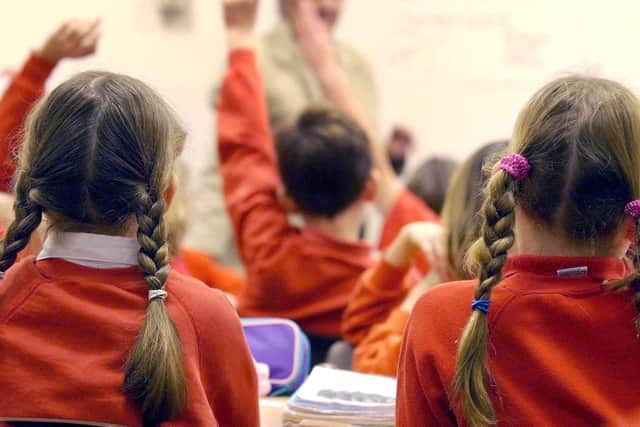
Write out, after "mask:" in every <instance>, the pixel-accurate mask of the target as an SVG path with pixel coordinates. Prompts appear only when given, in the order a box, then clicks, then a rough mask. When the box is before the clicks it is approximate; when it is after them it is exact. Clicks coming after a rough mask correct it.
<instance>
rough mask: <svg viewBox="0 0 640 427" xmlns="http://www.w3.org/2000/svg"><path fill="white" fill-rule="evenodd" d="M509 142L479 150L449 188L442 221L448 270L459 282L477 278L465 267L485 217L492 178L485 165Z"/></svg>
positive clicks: (483, 147)
mask: <svg viewBox="0 0 640 427" xmlns="http://www.w3.org/2000/svg"><path fill="white" fill-rule="evenodd" d="M507 143H508V142H507V141H500V142H493V143H490V144H486V145H484V146H482V147H481V148H479V149H478V150H476V151H475V152H474V153H473V154H472V155H471V157H469V158H468V159H467V160H465V162H464V163H463V164H462V165H460V166H459V167H458V168H457V169H456V171H455V172H454V174H453V177H452V178H451V182H450V183H449V186H448V187H447V194H446V197H445V200H444V206H443V207H442V215H441V219H442V225H443V226H444V229H445V232H446V234H445V243H446V250H447V261H448V264H449V270H450V271H451V272H452V273H453V274H454V275H455V279H456V280H461V279H471V278H472V277H475V276H474V275H473V272H471V271H470V270H469V269H468V268H466V261H465V256H466V253H467V251H468V249H469V247H470V246H471V245H472V243H473V242H474V241H475V240H476V239H477V238H478V236H479V235H480V225H481V222H482V221H481V220H482V218H481V216H480V214H479V211H480V208H481V207H482V201H483V200H484V196H483V194H482V189H483V187H484V184H485V183H486V182H487V179H488V177H489V175H488V174H487V171H486V167H485V166H486V163H491V162H492V161H495V159H496V158H497V157H498V156H499V153H501V152H502V151H504V149H505V148H506V147H507Z"/></svg>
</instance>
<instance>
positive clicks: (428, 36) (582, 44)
mask: <svg viewBox="0 0 640 427" xmlns="http://www.w3.org/2000/svg"><path fill="white" fill-rule="evenodd" d="M0 5H2V13H1V14H0V70H10V69H15V68H17V67H19V66H20V64H21V62H22V60H23V59H24V58H25V55H26V53H27V52H28V51H29V49H31V48H33V47H35V46H38V45H39V44H40V43H42V40H43V37H44V35H45V34H47V33H48V32H49V31H52V30H53V29H54V28H55V27H56V26H57V25H58V24H59V23H60V22H61V21H62V20H64V19H66V18H69V17H97V16H99V17H102V19H103V38H102V40H101V42H100V46H99V49H98V53H97V55H95V56H94V57H92V58H90V59H88V60H87V61H78V62H74V61H65V62H64V63H63V64H61V66H60V67H59V69H57V71H56V72H55V73H54V76H53V78H52V79H51V80H50V81H49V85H50V86H51V85H55V84H57V83H59V82H60V81H62V80H63V79H65V78H66V77H68V76H69V75H71V74H73V73H75V72H76V71H79V70H81V69H82V70H84V69H87V68H88V67H89V68H90V67H93V68H97V69H110V70H113V71H118V72H124V73H128V74H131V75H133V76H136V77H139V78H141V79H143V80H145V81H147V82H149V83H150V84H151V85H152V86H153V87H154V88H156V89H157V90H159V91H160V92H161V93H162V94H163V95H164V96H165V97H166V98H167V99H168V100H169V101H170V102H171V103H172V105H173V106H174V107H175V109H176V110H177V111H178V112H179V115H180V117H181V118H182V120H183V121H184V123H185V125H186V127H187V128H188V129H189V132H190V139H189V144H188V146H187V150H186V152H185V157H186V161H187V163H188V164H189V166H190V169H191V170H192V171H195V172H197V171H198V170H199V168H201V167H202V165H203V163H204V159H205V158H207V156H211V155H213V135H214V133H213V132H214V117H213V110H212V109H211V94H212V91H213V88H214V86H215V84H216V82H217V81H218V80H219V78H220V75H221V72H222V70H223V68H224V61H225V53H226V52H225V45H224V42H223V39H222V37H223V35H222V27H221V24H222V21H221V14H220V9H221V7H220V3H219V1H218V0H182V1H177V0H170V1H167V0H109V1H107V0H56V1H46V0H21V1H9V0H0ZM172 8H178V9H179V11H180V13H179V16H174V17H173V19H171V16H170V15H171V10H172ZM278 16H279V12H278V9H277V0H263V1H262V3H261V13H260V16H259V28H260V29H261V31H263V32H264V31H266V30H268V29H269V28H270V27H271V26H272V25H273V24H274V22H275V21H276V20H277V19H278ZM638 22H640V4H639V3H638V2H636V1H632V0H611V1H608V2H599V1H584V0H583V1H579V0H566V1H556V0H538V1H535V2H532V1H521V0H482V1H477V0H446V1H432V0H346V1H345V4H344V13H343V15H342V16H341V18H340V21H339V23H338V28H337V37H338V38H339V39H342V40H344V41H347V42H348V43H349V44H351V45H352V46H354V47H355V48H357V49H358V50H359V51H360V52H361V53H362V54H363V55H364V56H365V57H366V59H367V60H368V61H369V63H370V64H371V67H372V70H373V73H374V76H375V81H376V86H377V90H378V99H379V103H378V105H379V112H378V115H379V120H378V123H377V125H378V130H379V131H380V132H381V135H388V134H389V132H390V131H391V127H392V126H393V125H395V124H397V123H402V124H403V125H405V126H406V127H407V128H409V129H412V130H413V135H414V141H415V143H414V150H415V154H416V155H414V156H411V158H410V164H409V167H408V169H411V167H412V165H415V164H417V163H419V162H420V160H421V159H422V158H424V157H426V156H428V155H434V154H440V155H448V156H452V157H454V158H457V159H461V158H462V157H463V156H464V154H465V153H468V152H470V151H471V150H473V149H474V148H476V147H477V146H479V145H481V144H482V143H484V142H486V141H488V140H495V139H499V138H505V137H508V136H509V134H510V132H511V127H512V124H513V122H514V119H515V117H516V115H517V113H518V110H519V108H520V106H521V105H522V104H523V102H524V101H525V100H526V99H527V98H528V97H529V96H530V95H531V93H532V92H533V91H534V90H535V89H536V88H537V87H538V86H539V85H540V84H541V83H542V82H544V81H546V80H548V79H550V78H552V77H555V76H558V75H562V74H563V73H567V72H582V73H588V74H591V75H600V76H606V77H610V78H615V79H617V80H620V81H621V82H623V83H625V84H627V85H628V86H630V87H632V88H634V89H636V88H638V87H640V86H639V84H640V59H638V58H637V54H636V52H637V46H638V42H639V41H640V30H638ZM7 80H8V77H7V76H6V75H3V76H2V77H0V90H2V89H3V88H4V86H5V85H6V82H7ZM192 176H193V180H194V181H197V179H198V174H197V173H194V174H193V175H192Z"/></svg>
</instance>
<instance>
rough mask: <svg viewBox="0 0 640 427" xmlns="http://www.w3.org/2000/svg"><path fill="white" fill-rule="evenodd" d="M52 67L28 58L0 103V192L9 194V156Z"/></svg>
mask: <svg viewBox="0 0 640 427" xmlns="http://www.w3.org/2000/svg"><path fill="white" fill-rule="evenodd" d="M53 67H54V66H53V65H51V64H49V63H48V62H46V61H45V60H43V59H41V58H39V57H38V56H37V55H35V54H32V55H31V56H30V57H29V59H28V60H27V62H26V63H25V64H24V65H23V66H22V69H21V70H20V71H19V72H18V73H17V74H16V75H15V76H14V77H13V79H12V80H11V84H9V87H8V88H7V90H6V91H5V93H4V94H3V95H2V99H0V191H4V192H7V193H9V192H11V182H12V179H13V173H14V172H15V169H16V166H15V160H14V158H13V153H14V152H15V150H16V148H17V143H18V142H19V137H20V134H21V131H22V125H23V122H24V119H25V117H26V116H27V114H28V113H29V110H30V109H31V107H32V106H33V104H34V103H35V102H36V101H37V100H38V99H39V98H40V97H41V96H42V94H43V93H44V85H45V82H46V80H47V78H48V77H49V74H51V71H52V70H53Z"/></svg>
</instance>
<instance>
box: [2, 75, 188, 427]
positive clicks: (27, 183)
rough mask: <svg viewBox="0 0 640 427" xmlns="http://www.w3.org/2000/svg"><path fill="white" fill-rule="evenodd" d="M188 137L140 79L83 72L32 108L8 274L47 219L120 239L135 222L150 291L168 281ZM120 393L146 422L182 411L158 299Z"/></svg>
mask: <svg viewBox="0 0 640 427" xmlns="http://www.w3.org/2000/svg"><path fill="white" fill-rule="evenodd" d="M184 138H185V134H184V131H183V130H182V128H181V127H180V126H179V125H178V123H177V121H176V119H175V117H174V114H173V113H172V111H171V109H170V108H169V107H168V106H167V104H166V103H165V102H164V101H163V100H162V99H161V98H160V97H159V96H158V95H157V94H156V93H155V92H154V91H153V90H151V89H150V88H149V87H147V86H146V85H145V84H144V83H142V82H141V81H139V80H136V79H133V78H130V77H126V76H123V75H117V74H111V73H104V72H85V73H82V74H79V75H77V76H75V77H73V78H72V79H70V80H68V81H66V82H65V83H63V84H61V85H60V86H58V87H57V88H56V89H55V90H54V91H53V92H52V93H51V94H50V95H49V96H47V97H46V98H45V99H44V100H42V101H40V103H39V104H38V105H37V106H36V107H35V109H34V110H33V112H32V113H31V115H30V117H29V119H28V121H27V124H26V129H25V135H24V141H23V145H22V150H21V153H20V160H19V168H18V172H17V175H16V183H15V196H16V200H15V205H14V212H15V219H14V221H13V223H12V224H11V225H10V226H9V228H8V230H7V234H6V237H5V239H4V240H3V241H2V245H1V247H0V270H1V271H6V270H7V269H8V268H9V267H10V266H11V265H12V264H13V263H14V261H15V259H16V256H17V254H18V253H19V252H20V251H21V250H22V249H23V248H24V247H25V246H26V245H27V244H28V242H29V239H30V237H31V233H33V231H34V230H35V229H36V228H37V227H38V225H39V224H40V222H41V220H42V215H43V213H45V214H46V215H47V217H48V218H49V219H50V220H51V221H52V226H53V227H54V228H58V229H72V230H80V231H87V232H97V233H108V234H123V233H124V232H125V231H126V229H127V228H128V227H129V226H130V225H131V223H132V222H133V221H136V222H137V227H138V231H137V238H138V242H139V243H140V251H139V254H138V261H139V264H140V267H141V269H142V272H143V277H144V281H145V282H146V284H147V286H148V287H149V289H150V290H157V289H163V288H164V286H165V283H166V281H167V276H168V274H169V264H168V249H167V244H166V236H165V234H166V233H165V229H164V220H163V216H164V211H165V201H164V198H163V195H164V192H165V190H166V189H167V187H168V185H169V182H170V180H171V176H172V169H173V163H174V160H175V158H176V156H177V155H178V154H179V153H180V151H181V149H182V145H183V143H184ZM124 389H125V391H126V393H127V395H128V396H129V398H130V399H131V400H132V401H134V402H136V403H137V404H138V405H140V408H141V412H142V418H143V424H144V425H157V424H158V423H160V422H162V421H165V420H168V419H170V418H172V417H174V416H176V415H177V414H179V413H180V412H181V411H182V410H183V409H184V407H185V406H186V401H187V391H186V385H185V378H184V369H183V365H182V352H181V346H180V337H179V335H178V331H177V330H176V328H175V326H174V324H173V322H172V321H171V319H170V318H169V314H168V312H167V309H166V307H165V304H164V302H163V300H162V299H159V298H156V299H153V300H151V301H150V302H149V305H148V306H147V311H146V315H145V317H144V325H143V326H142V329H141V331H140V333H139V335H138V338H137V340H136V342H135V344H134V347H133V349H132V350H131V353H130V355H129V358H128V360H127V363H126V366H125V374H124Z"/></svg>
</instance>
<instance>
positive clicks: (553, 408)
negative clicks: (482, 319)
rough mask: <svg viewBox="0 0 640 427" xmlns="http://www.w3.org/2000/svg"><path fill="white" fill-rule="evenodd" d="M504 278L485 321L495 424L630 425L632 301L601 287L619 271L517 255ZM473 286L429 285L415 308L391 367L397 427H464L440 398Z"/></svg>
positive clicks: (638, 375) (612, 262) (637, 354)
mask: <svg viewBox="0 0 640 427" xmlns="http://www.w3.org/2000/svg"><path fill="white" fill-rule="evenodd" d="M576 267H581V269H578V270H576V269H575V268H576ZM585 267H586V268H585ZM568 269H569V270H568ZM571 269H573V270H571ZM584 270H586V274H583V275H573V276H572V275H570V274H579V273H580V271H583V272H584ZM503 271H504V280H503V281H502V282H501V283H500V284H498V285H497V286H496V287H495V288H494V290H493V291H492V294H491V305H490V308H489V314H488V316H489V319H488V320H489V342H490V344H489V367H490V371H491V375H492V378H493V385H492V386H490V390H491V391H492V400H493V405H494V408H495V411H496V417H497V420H498V424H499V425H505V426H509V425H513V426H546V425H558V426H561V425H562V426H583V425H594V426H595V425H638V421H639V418H638V415H639V413H640V399H638V390H640V369H638V360H640V339H638V337H637V335H636V332H635V330H634V318H635V317H636V316H637V315H638V312H637V310H636V308H635V306H634V296H633V294H632V293H631V292H630V291H622V292H613V291H610V290H608V289H606V288H604V287H603V281H605V280H617V279H620V278H621V277H623V274H624V271H625V268H624V265H623V263H622V262H621V261H620V260H618V259H614V258H604V257H603V258H568V257H567V258H565V257H538V256H527V255H523V256H514V257H510V258H509V259H508V261H507V264H506V265H505V268H504V270H503ZM476 284H477V282H476V281H464V282H456V283H449V284H445V285H441V286H436V287H434V288H432V289H430V290H429V291H427V292H426V293H425V294H424V295H423V296H422V298H421V299H420V300H419V301H418V304H417V305H416V307H415V308H414V310H413V312H412V314H411V318H410V320H409V324H408V326H407V330H406V333H405V336H404V340H403V343H402V350H401V354H400V362H399V365H398V396H397V410H396V420H397V425H398V426H399V427H409V426H411V427H414V426H453V425H465V423H464V422H463V421H462V417H461V411H460V407H459V405H458V404H457V403H456V404H452V403H451V402H450V401H449V398H448V393H449V390H450V386H451V384H452V382H453V377H454V372H455V355H456V343H457V340H458V339H459V337H460V333H461V331H462V329H463V327H464V325H465V324H466V322H467V320H468V318H469V315H470V314H471V308H470V306H471V302H472V300H473V290H474V288H475V286H476ZM452 408H453V409H452Z"/></svg>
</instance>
